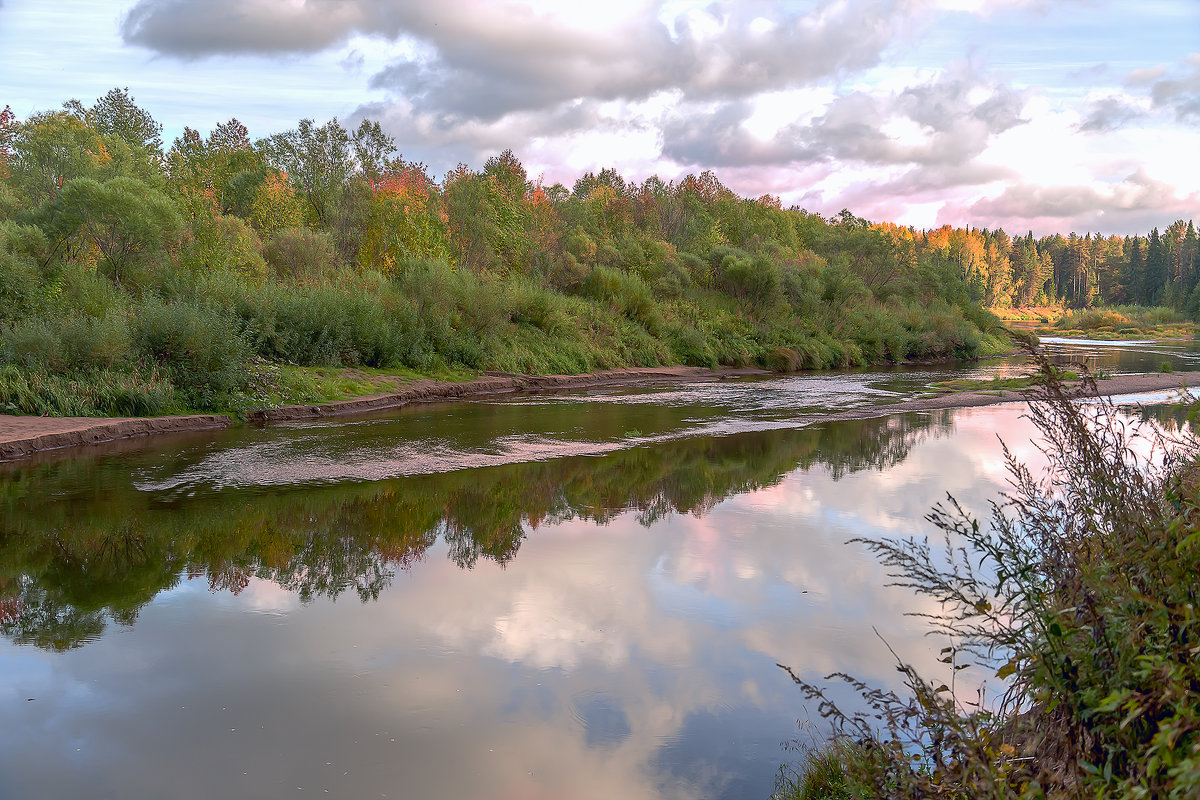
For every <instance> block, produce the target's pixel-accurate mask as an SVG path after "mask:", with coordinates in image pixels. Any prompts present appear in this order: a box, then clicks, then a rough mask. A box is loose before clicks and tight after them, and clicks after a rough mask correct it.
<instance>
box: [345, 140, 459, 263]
mask: <svg viewBox="0 0 1200 800" xmlns="http://www.w3.org/2000/svg"><path fill="white" fill-rule="evenodd" d="M406 257H417V258H432V259H442V260H449V258H450V248H449V243H448V241H447V238H446V220H445V219H444V218H443V215H442V213H441V208H440V204H439V202H438V196H437V191H436V187H435V186H434V183H433V181H432V180H431V179H430V178H429V176H428V175H427V174H426V172H425V165H424V164H414V163H409V162H406V161H404V160H403V159H400V158H397V159H393V160H391V161H390V162H389V163H388V164H387V166H386V167H385V168H384V170H383V171H382V173H381V174H380V176H379V178H378V180H377V181H376V185H375V190H374V193H373V195H372V198H371V210H370V214H369V217H368V219H367V223H366V229H365V230H364V231H363V236H362V243H361V245H360V247H359V251H358V263H359V265H360V266H361V267H363V268H364V269H374V270H379V271H380V272H383V273H384V274H387V275H394V274H395V273H396V270H397V267H398V265H399V262H400V260H401V259H403V258H406Z"/></svg>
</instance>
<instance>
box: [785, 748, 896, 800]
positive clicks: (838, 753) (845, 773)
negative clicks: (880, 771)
mask: <svg viewBox="0 0 1200 800" xmlns="http://www.w3.org/2000/svg"><path fill="white" fill-rule="evenodd" d="M877 757H878V754H877V753H875V752H874V751H873V750H872V748H871V747H870V746H869V745H867V744H864V743H862V742H856V741H854V740H852V739H850V738H848V737H838V738H835V739H833V740H832V741H830V742H829V743H828V744H826V745H825V746H823V747H820V748H813V749H810V750H808V751H807V752H806V753H805V756H804V761H803V763H801V764H800V765H799V766H798V767H794V766H784V767H783V768H782V769H780V771H779V774H778V775H777V776H776V778H775V791H774V792H773V793H772V794H771V800H871V799H872V798H873V796H874V795H873V794H872V793H871V786H870V784H868V783H864V782H863V781H862V780H860V779H859V778H858V776H859V775H861V774H864V773H869V772H871V771H872V770H874V769H876V768H878V766H879V765H878V764H876V763H875V762H876V760H877Z"/></svg>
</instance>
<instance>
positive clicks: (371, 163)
mask: <svg viewBox="0 0 1200 800" xmlns="http://www.w3.org/2000/svg"><path fill="white" fill-rule="evenodd" d="M351 144H352V145H353V148H354V160H355V161H356V162H357V163H358V171H359V173H360V174H361V175H362V176H363V178H365V179H366V181H367V183H369V184H371V185H372V186H373V185H374V184H375V183H376V182H377V181H379V180H380V179H381V178H382V177H383V174H384V172H385V171H386V170H387V168H388V160H389V159H390V158H391V156H392V154H393V153H395V152H396V140H395V139H393V138H392V137H390V136H388V135H387V134H385V133H384V132H383V128H381V127H380V126H379V123H378V122H375V121H372V120H365V119H364V120H363V121H362V122H361V123H359V126H358V130H356V131H355V132H354V136H353V137H352V139H351Z"/></svg>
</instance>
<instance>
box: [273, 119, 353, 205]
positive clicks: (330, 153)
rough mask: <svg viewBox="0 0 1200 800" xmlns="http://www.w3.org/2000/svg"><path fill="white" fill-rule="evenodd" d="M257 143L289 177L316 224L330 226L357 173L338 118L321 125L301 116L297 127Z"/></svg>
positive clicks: (347, 137)
mask: <svg viewBox="0 0 1200 800" xmlns="http://www.w3.org/2000/svg"><path fill="white" fill-rule="evenodd" d="M258 144H259V147H260V149H261V150H262V152H263V153H264V154H265V155H266V158H267V160H268V161H269V162H271V164H273V165H274V166H275V167H277V168H278V169H279V170H280V171H282V172H283V173H284V174H286V175H287V176H288V179H289V180H290V181H291V182H292V185H293V186H295V187H296V191H297V192H298V193H299V194H300V196H301V197H303V198H304V200H305V202H306V204H307V206H308V209H309V211H311V212H312V216H313V219H314V220H315V221H316V223H317V224H318V225H323V226H328V225H329V224H330V222H331V221H332V219H333V216H334V213H335V209H336V206H337V203H338V200H339V198H340V196H341V194H342V192H343V190H344V189H345V187H346V184H347V182H348V181H349V179H350V176H351V175H352V174H354V159H353V157H352V154H351V147H350V144H351V140H350V134H349V133H347V131H346V129H345V128H343V127H342V126H341V125H340V124H339V123H338V121H337V117H334V118H333V119H332V120H330V121H329V122H327V123H325V124H324V125H321V126H320V127H317V126H316V125H314V124H313V121H312V120H311V119H302V120H300V123H299V125H298V126H297V127H296V128H295V129H293V130H290V131H287V132H285V133H277V134H275V135H274V136H271V137H269V138H267V139H264V140H261V141H260V142H259V143H258Z"/></svg>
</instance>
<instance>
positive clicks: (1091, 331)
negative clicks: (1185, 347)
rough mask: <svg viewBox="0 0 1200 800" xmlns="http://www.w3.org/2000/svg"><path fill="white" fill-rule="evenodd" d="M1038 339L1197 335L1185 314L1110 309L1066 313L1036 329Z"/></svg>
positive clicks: (1154, 308) (1152, 309) (1143, 308)
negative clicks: (1050, 337)
mask: <svg viewBox="0 0 1200 800" xmlns="http://www.w3.org/2000/svg"><path fill="white" fill-rule="evenodd" d="M1037 332H1038V333H1039V334H1041V335H1044V336H1045V335H1050V336H1062V337H1066V338H1075V339H1095V340H1099V341H1136V340H1138V339H1183V338H1189V337H1193V336H1195V335H1196V332H1197V326H1196V324H1195V323H1194V322H1192V321H1191V320H1189V319H1188V318H1187V317H1186V316H1185V315H1184V314H1182V313H1180V312H1178V311H1176V310H1174V309H1171V308H1165V307H1160V306H1111V307H1107V308H1086V309H1079V310H1075V311H1067V312H1065V313H1063V315H1062V316H1061V317H1059V318H1058V320H1057V321H1056V322H1055V323H1054V324H1053V325H1044V326H1040V327H1038V328H1037Z"/></svg>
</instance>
